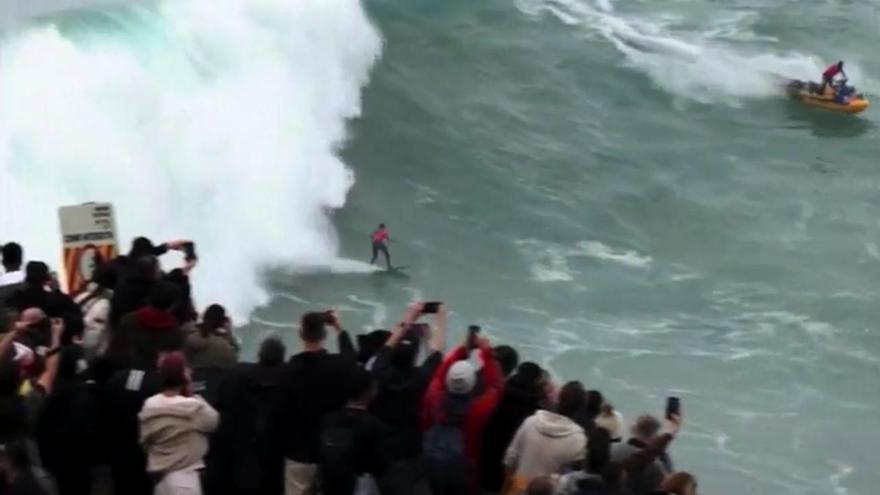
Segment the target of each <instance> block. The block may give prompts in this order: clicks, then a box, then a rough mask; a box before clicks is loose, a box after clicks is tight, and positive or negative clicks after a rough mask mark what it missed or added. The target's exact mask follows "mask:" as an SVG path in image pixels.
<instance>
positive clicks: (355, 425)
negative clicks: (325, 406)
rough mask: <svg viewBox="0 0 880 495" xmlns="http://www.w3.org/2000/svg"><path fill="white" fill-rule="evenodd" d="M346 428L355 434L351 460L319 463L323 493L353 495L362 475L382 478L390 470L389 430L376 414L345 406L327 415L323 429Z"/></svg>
mask: <svg viewBox="0 0 880 495" xmlns="http://www.w3.org/2000/svg"><path fill="white" fill-rule="evenodd" d="M329 430H337V431H338V430H346V431H349V432H350V434H351V443H350V445H349V447H350V450H349V453H348V456H347V457H348V462H345V463H343V465H329V464H328V463H327V462H326V460H325V459H320V460H319V462H320V464H319V477H320V484H321V493H322V494H323V495H351V494H352V493H353V492H354V483H355V480H356V479H357V477H359V476H360V475H362V474H370V475H372V476H373V478H375V479H379V478H380V477H381V476H382V475H383V474H385V471H386V470H387V469H388V464H389V459H388V452H387V450H386V449H385V448H384V446H383V439H384V438H385V436H386V434H387V432H388V430H387V427H386V426H385V425H384V424H382V422H381V421H379V420H378V419H377V418H376V417H375V416H373V415H372V414H370V413H369V412H367V411H366V410H364V409H357V408H352V407H344V408H342V409H341V410H339V411H336V412H333V413H330V414H328V415H327V416H326V417H325V418H324V422H323V427H322V430H321V431H322V432H327V431H329Z"/></svg>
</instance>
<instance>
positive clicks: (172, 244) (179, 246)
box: [165, 239, 190, 251]
mask: <svg viewBox="0 0 880 495" xmlns="http://www.w3.org/2000/svg"><path fill="white" fill-rule="evenodd" d="M187 242H190V241H188V240H186V239H175V240H173V241H168V242H166V243H165V245H166V246H168V249H173V250H174V251H182V250H183V245H184V244H186V243H187Z"/></svg>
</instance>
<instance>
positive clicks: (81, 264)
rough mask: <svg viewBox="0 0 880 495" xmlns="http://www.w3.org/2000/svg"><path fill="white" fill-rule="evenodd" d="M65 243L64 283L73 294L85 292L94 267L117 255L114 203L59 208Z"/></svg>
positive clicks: (68, 291)
mask: <svg viewBox="0 0 880 495" xmlns="http://www.w3.org/2000/svg"><path fill="white" fill-rule="evenodd" d="M58 217H59V220H60V222H61V238H62V240H63V242H64V251H63V257H64V258H63V259H64V284H63V289H64V290H65V291H66V292H67V293H68V294H70V295H76V294H77V293H79V292H81V291H83V290H84V289H85V288H86V286H87V285H88V283H89V282H90V281H91V280H92V277H93V275H94V273H95V269H96V268H97V267H98V266H99V265H100V264H101V263H103V262H105V261H109V260H111V259H113V258H114V257H115V256H116V254H117V252H118V251H117V244H116V222H115V221H114V217H113V205H111V204H109V203H86V204H84V205H77V206H65V207H62V208H59V209H58Z"/></svg>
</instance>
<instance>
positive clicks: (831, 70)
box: [822, 64, 840, 77]
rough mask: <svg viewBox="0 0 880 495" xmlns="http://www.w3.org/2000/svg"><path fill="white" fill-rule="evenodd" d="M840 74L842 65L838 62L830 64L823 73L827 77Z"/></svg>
mask: <svg viewBox="0 0 880 495" xmlns="http://www.w3.org/2000/svg"><path fill="white" fill-rule="evenodd" d="M838 74H840V66H839V65H838V64H833V65H829V66H828V68H827V69H825V72H823V73H822V75H823V76H825V77H834V76H836V75H838Z"/></svg>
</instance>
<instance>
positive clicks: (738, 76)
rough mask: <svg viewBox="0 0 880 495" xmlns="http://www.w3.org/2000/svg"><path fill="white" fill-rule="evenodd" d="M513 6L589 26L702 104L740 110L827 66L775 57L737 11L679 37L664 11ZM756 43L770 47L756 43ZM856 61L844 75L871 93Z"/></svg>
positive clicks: (565, 1) (597, 1) (566, 1)
mask: <svg viewBox="0 0 880 495" xmlns="http://www.w3.org/2000/svg"><path fill="white" fill-rule="evenodd" d="M515 2H516V5H517V6H518V7H519V8H520V10H521V11H522V12H524V13H526V14H527V15H532V16H540V15H542V14H544V13H550V14H552V15H553V16H555V17H556V18H558V19H559V20H560V21H562V22H563V23H565V24H568V25H577V26H583V27H585V28H587V29H588V30H590V31H591V32H593V33H596V34H598V35H599V36H601V37H602V38H604V39H605V40H606V41H608V42H609V43H611V45H612V46H614V47H615V49H617V51H618V52H620V53H621V54H622V55H623V56H624V57H625V60H626V64H627V65H628V66H630V67H632V68H633V69H635V70H637V71H639V72H642V73H644V74H645V75H647V76H648V77H649V78H650V79H651V81H652V82H653V83H654V84H655V85H657V86H658V87H660V88H662V89H663V90H665V91H667V92H668V93H670V94H673V95H675V96H676V97H679V98H682V99H687V100H694V101H698V102H702V103H714V102H724V103H727V104H731V105H738V104H739V103H740V102H741V100H742V99H744V98H765V97H771V96H773V97H779V96H781V93H782V89H781V83H782V81H783V80H784V79H787V78H798V79H813V80H814V79H817V78H818V77H819V74H820V73H821V71H822V68H823V67H824V64H825V63H828V61H822V60H820V59H819V58H818V57H816V56H813V55H810V54H804V53H798V52H796V51H788V52H780V51H779V48H778V47H777V43H775V40H773V39H765V38H762V37H760V36H758V35H755V34H754V33H753V32H751V31H750V25H749V24H748V23H749V22H750V21H751V18H750V17H749V16H750V14H742V13H741V14H738V17H733V18H728V19H726V20H725V21H724V22H722V23H721V24H722V25H721V26H720V27H718V26H715V27H713V28H710V29H709V30H708V31H705V32H704V31H701V30H697V29H695V30H691V31H690V32H682V30H674V31H673V30H671V29H668V28H666V26H665V25H666V24H667V23H668V15H667V14H666V13H664V12H662V11H657V12H652V13H650V14H639V15H624V14H618V13H616V12H615V11H614V10H613V9H612V8H609V7H611V6H612V5H611V4H610V3H609V1H608V0H515ZM657 5H658V8H662V7H663V4H662V3H661V4H657ZM590 42H592V41H590ZM759 42H762V43H764V44H765V45H771V46H770V47H766V46H755V45H756V43H759ZM857 62H858V61H850V62H849V63H847V73H848V74H849V75H850V76H851V79H852V80H853V82H856V83H857V84H858V85H859V86H860V88H861V89H865V90H870V89H872V88H873V86H874V83H873V82H872V81H869V80H867V79H866V78H865V77H864V74H863V72H862V71H861V70H860V69H859V67H858V63H857Z"/></svg>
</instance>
